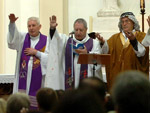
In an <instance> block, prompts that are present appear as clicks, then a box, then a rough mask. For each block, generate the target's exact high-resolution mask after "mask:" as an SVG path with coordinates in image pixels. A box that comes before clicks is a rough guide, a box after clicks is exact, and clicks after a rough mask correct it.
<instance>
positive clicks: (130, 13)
mask: <svg viewBox="0 0 150 113" xmlns="http://www.w3.org/2000/svg"><path fill="white" fill-rule="evenodd" d="M129 15H132V16H135V15H134V14H133V13H132V12H125V13H122V15H121V18H122V17H125V16H129Z"/></svg>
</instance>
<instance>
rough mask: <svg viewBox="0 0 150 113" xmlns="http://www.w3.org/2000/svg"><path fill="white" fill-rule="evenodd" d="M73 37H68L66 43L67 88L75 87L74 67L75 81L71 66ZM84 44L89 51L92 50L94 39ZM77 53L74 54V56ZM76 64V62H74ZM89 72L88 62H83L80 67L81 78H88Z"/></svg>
mask: <svg viewBox="0 0 150 113" xmlns="http://www.w3.org/2000/svg"><path fill="white" fill-rule="evenodd" d="M71 40H72V39H71V38H69V39H68V41H67V45H66V51H65V89H70V88H74V80H75V79H74V78H75V77H74V75H75V74H74V69H73V81H72V78H71V74H72V73H71V72H72V71H71V70H72V69H71V68H72V67H71V66H72V63H74V62H71V51H72V50H71V47H70V44H71ZM73 44H74V45H75V44H76V42H75V41H73ZM84 46H86V48H87V52H89V51H91V50H92V48H93V39H91V38H90V39H89V40H88V41H87V42H86V43H84ZM74 56H75V55H73V58H74ZM73 65H74V64H73ZM87 74H88V65H87V64H81V68H80V80H82V79H83V78H87Z"/></svg>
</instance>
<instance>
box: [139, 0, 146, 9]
mask: <svg viewBox="0 0 150 113" xmlns="http://www.w3.org/2000/svg"><path fill="white" fill-rule="evenodd" d="M140 8H142V9H144V8H145V0H140Z"/></svg>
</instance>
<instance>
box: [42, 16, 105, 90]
mask: <svg viewBox="0 0 150 113" xmlns="http://www.w3.org/2000/svg"><path fill="white" fill-rule="evenodd" d="M56 26H57V22H56V16H52V17H51V18H50V37H53V41H52V42H51V44H50V48H49V51H50V52H49V53H50V54H49V57H48V65H47V73H46V78H45V86H46V87H50V88H53V89H57V90H59V89H63V90H66V89H70V88H76V87H77V86H78V84H79V81H80V80H82V79H84V78H87V77H89V76H93V75H92V74H93V65H92V64H89V65H88V64H78V63H77V62H78V58H79V54H82V53H85V54H86V53H95V54H102V53H107V48H106V45H105V41H104V40H102V42H101V43H102V44H103V46H102V47H100V43H99V41H97V40H96V39H92V38H90V37H89V36H88V34H87V29H88V28H87V23H86V21H85V20H84V19H83V18H79V19H77V20H76V21H75V22H74V25H73V28H74V32H72V33H73V36H72V38H70V37H69V36H67V35H65V34H59V33H58V31H57V30H56ZM71 46H74V49H73V52H74V53H73V54H72V49H71ZM78 47H79V48H78ZM95 76H97V77H99V78H101V79H102V73H101V65H97V66H96V70H95Z"/></svg>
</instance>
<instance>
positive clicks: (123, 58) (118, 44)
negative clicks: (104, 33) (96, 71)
mask: <svg viewBox="0 0 150 113" xmlns="http://www.w3.org/2000/svg"><path fill="white" fill-rule="evenodd" d="M118 27H119V30H120V33H117V34H114V35H113V36H111V37H110V38H109V39H108V41H107V43H108V47H109V52H108V53H109V54H111V62H110V65H109V66H107V67H106V75H107V86H108V89H110V88H111V86H112V84H113V81H114V78H115V77H116V76H117V74H118V73H120V72H123V71H126V70H139V71H142V72H144V73H146V74H147V75H148V74H149V48H147V47H144V46H143V45H142V44H141V42H142V40H143V39H144V37H145V33H144V32H141V31H140V26H139V23H138V21H137V19H136V18H135V16H134V14H133V13H132V12H125V13H123V14H122V15H121V16H120V21H119V24H118Z"/></svg>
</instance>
